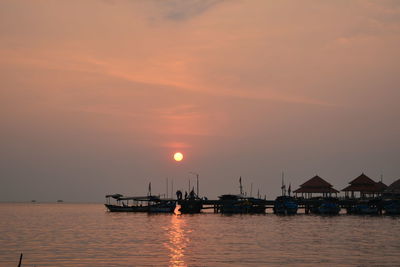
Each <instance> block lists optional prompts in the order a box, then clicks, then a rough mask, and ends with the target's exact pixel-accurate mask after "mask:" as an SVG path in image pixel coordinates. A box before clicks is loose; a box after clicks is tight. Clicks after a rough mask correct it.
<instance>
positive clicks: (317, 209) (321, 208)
mask: <svg viewBox="0 0 400 267" xmlns="http://www.w3.org/2000/svg"><path fill="white" fill-rule="evenodd" d="M312 200H313V202H314V205H313V207H312V208H311V212H313V213H315V214H326V215H337V214H339V212H340V206H339V202H338V201H339V200H338V199H337V198H334V197H326V198H314V199H312Z"/></svg>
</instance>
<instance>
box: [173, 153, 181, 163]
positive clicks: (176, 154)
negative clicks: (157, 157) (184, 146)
mask: <svg viewBox="0 0 400 267" xmlns="http://www.w3.org/2000/svg"><path fill="white" fill-rule="evenodd" d="M182 159H183V154H182V153H181V152H176V153H175V154H174V160H176V161H181V160H182Z"/></svg>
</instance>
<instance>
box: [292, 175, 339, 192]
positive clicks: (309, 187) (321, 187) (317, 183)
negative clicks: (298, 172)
mask: <svg viewBox="0 0 400 267" xmlns="http://www.w3.org/2000/svg"><path fill="white" fill-rule="evenodd" d="M293 193H295V194H296V196H297V194H300V193H301V195H302V196H303V197H304V196H306V197H312V194H322V195H323V196H331V195H332V193H334V194H337V193H339V191H338V190H336V189H334V188H333V186H332V185H331V184H330V183H328V182H327V181H325V180H324V179H322V178H321V177H319V176H318V175H316V176H314V177H313V178H311V179H310V180H308V181H307V182H305V183H303V184H302V185H300V188H299V189H296V190H295V191H293Z"/></svg>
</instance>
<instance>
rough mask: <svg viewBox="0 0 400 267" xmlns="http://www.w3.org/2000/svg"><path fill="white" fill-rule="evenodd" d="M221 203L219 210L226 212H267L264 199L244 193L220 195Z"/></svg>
mask: <svg viewBox="0 0 400 267" xmlns="http://www.w3.org/2000/svg"><path fill="white" fill-rule="evenodd" d="M219 199H220V201H221V205H220V207H219V210H220V212H221V213H225V214H244V213H249V214H256V213H265V204H264V203H263V202H262V201H263V200H262V199H258V198H253V197H246V196H243V195H241V194H240V195H232V194H225V195H221V196H219Z"/></svg>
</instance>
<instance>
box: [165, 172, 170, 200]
mask: <svg viewBox="0 0 400 267" xmlns="http://www.w3.org/2000/svg"><path fill="white" fill-rule="evenodd" d="M168 193H169V192H168V177H167V194H166V195H165V198H168Z"/></svg>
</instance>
